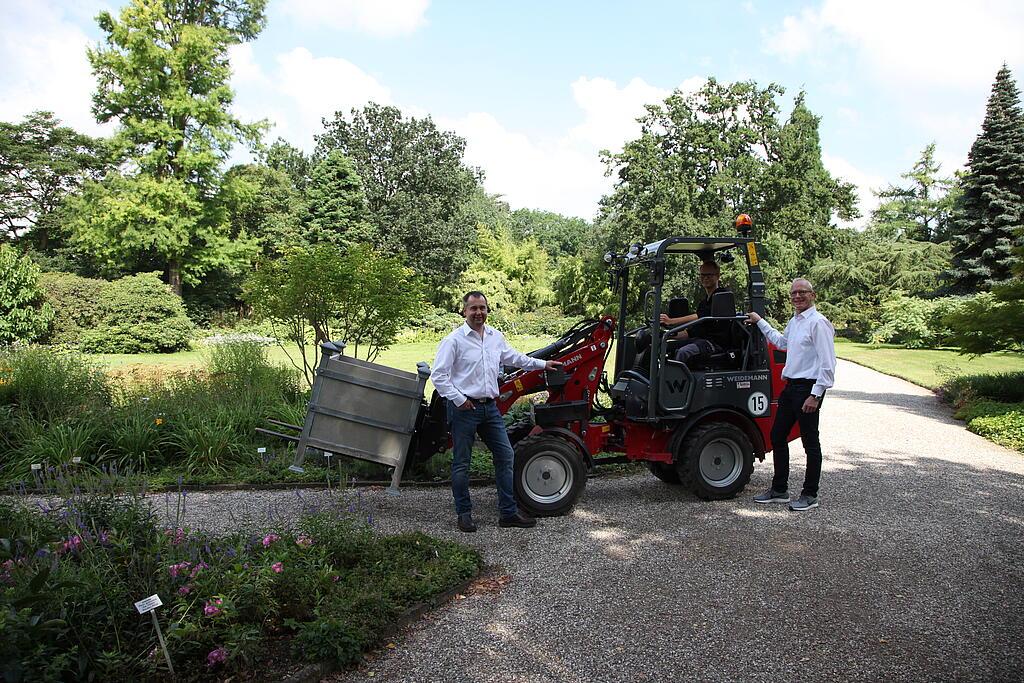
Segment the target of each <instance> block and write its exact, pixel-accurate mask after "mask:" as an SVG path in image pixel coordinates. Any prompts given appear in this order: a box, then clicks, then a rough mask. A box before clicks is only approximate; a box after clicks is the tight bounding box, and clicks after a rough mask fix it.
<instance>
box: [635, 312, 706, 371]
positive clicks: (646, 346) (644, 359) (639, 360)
mask: <svg viewBox="0 0 1024 683" xmlns="http://www.w3.org/2000/svg"><path fill="white" fill-rule="evenodd" d="M665 313H666V314H667V315H668V317H670V318H682V317H683V316H687V315H690V313H692V311H691V310H690V301H689V299H687V298H686V297H685V296H676V297H672V298H671V299H669V300H668V304H667V305H666V307H665ZM683 343H685V342H684V341H683V340H682V339H672V340H670V341H669V342H668V344H667V347H668V352H669V353H670V354H673V353H675V352H676V349H678V348H679V347H680V346H682V345H683ZM626 349H627V351H626V353H627V354H628V353H630V352H632V354H633V358H634V361H633V364H632V368H633V371H634V372H639V373H641V374H643V375H644V376H646V375H647V373H648V371H649V369H650V362H651V336H650V332H649V331H648V330H647V328H642V329H641V330H640V331H639V332H637V334H636V341H635V344H634V348H632V349H631V348H630V347H628V346H627V347H626ZM628 357H629V356H627V358H628ZM626 365H627V366H628V365H629V364H628V363H627V364H626Z"/></svg>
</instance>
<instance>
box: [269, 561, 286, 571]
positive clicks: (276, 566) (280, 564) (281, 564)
mask: <svg viewBox="0 0 1024 683" xmlns="http://www.w3.org/2000/svg"><path fill="white" fill-rule="evenodd" d="M270 568H271V569H273V570H274V573H275V574H280V573H281V572H283V571H284V562H275V563H274V564H272V565H270Z"/></svg>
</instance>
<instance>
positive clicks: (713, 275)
mask: <svg viewBox="0 0 1024 683" xmlns="http://www.w3.org/2000/svg"><path fill="white" fill-rule="evenodd" d="M697 277H718V273H698V274H697Z"/></svg>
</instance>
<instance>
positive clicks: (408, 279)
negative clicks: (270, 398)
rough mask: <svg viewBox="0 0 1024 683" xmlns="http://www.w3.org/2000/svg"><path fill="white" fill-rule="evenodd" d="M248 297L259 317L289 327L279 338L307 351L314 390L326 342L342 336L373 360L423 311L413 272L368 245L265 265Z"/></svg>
mask: <svg viewBox="0 0 1024 683" xmlns="http://www.w3.org/2000/svg"><path fill="white" fill-rule="evenodd" d="M244 296H245V298H246V301H248V302H249V303H250V304H251V305H252V307H253V310H254V311H255V312H256V314H257V315H258V316H261V317H264V318H268V319H270V320H271V321H273V322H275V323H276V324H277V325H280V326H281V327H283V330H281V331H280V332H277V331H275V333H274V336H276V337H277V338H278V339H282V340H287V341H291V342H293V343H295V344H297V345H298V346H299V351H300V353H301V354H302V370H303V372H304V374H305V376H306V380H307V382H309V384H310V386H312V382H313V369H314V368H315V367H316V364H317V362H318V361H317V358H318V355H319V345H320V344H321V343H323V342H326V341H333V340H334V339H335V338H336V337H335V335H338V337H337V338H338V340H341V341H345V342H346V343H348V344H350V345H351V346H352V348H351V349H350V350H349V353H352V354H353V355H355V354H356V353H358V351H359V347H360V346H362V347H363V349H364V352H365V354H366V358H367V359H368V360H373V359H374V358H376V357H377V354H379V353H380V351H381V350H382V349H385V348H387V347H388V346H390V345H391V344H392V343H393V342H394V341H395V339H396V338H397V337H398V332H399V331H400V330H401V329H402V327H403V326H404V325H405V324H406V323H407V322H408V321H409V320H410V319H412V318H413V317H415V316H416V315H417V314H418V313H419V312H420V310H421V308H422V293H421V289H420V285H419V282H418V281H417V280H416V279H415V278H414V276H413V273H412V271H411V270H410V269H408V268H406V267H405V266H404V265H402V263H401V261H400V259H398V258H397V257H390V256H386V255H384V254H381V253H379V252H377V251H375V250H374V249H373V248H372V247H369V246H367V245H356V246H353V247H352V248H351V249H349V250H348V251H347V252H346V253H343V252H342V251H340V250H339V249H338V248H337V247H335V246H333V245H329V244H319V245H315V246H313V247H310V248H308V249H298V250H295V251H293V252H291V253H290V254H289V255H288V256H287V257H286V258H284V259H281V260H277V261H265V262H262V263H261V264H260V266H259V267H258V268H257V269H256V272H255V273H253V274H252V275H251V276H250V278H249V279H248V280H247V281H246V286H245V295H244ZM310 342H312V345H311V344H310ZM282 348H284V347H282ZM293 362H294V361H293ZM296 366H298V364H297V363H296Z"/></svg>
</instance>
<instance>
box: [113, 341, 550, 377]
mask: <svg viewBox="0 0 1024 683" xmlns="http://www.w3.org/2000/svg"><path fill="white" fill-rule="evenodd" d="M550 341H551V340H550V339H549V338H546V337H530V336H515V337H513V336H510V337H509V343H511V344H512V346H513V347H515V348H517V349H519V350H520V351H522V352H524V353H528V352H530V351H533V350H534V349H539V348H540V347H542V346H544V345H545V344H548V343H549V342H550ZM437 344H438V342H434V341H429V342H409V343H404V344H397V345H395V346H393V347H391V348H390V349H388V350H386V351H383V352H382V353H381V354H380V356H378V357H377V359H376V361H375V362H377V363H380V364H381V365H387V366H389V367H393V368H398V369H399V370H407V371H409V372H416V363H418V362H419V361H426V362H427V363H433V362H434V354H435V353H436V352H437ZM268 351H269V355H270V358H271V360H273V361H276V362H279V363H282V364H289V360H288V357H287V355H286V354H285V351H284V350H283V349H281V348H280V347H277V346H272V347H270V348H269V349H268ZM360 351H362V350H360ZM288 352H289V353H290V354H291V356H292V358H293V359H294V360H295V362H296V363H299V364H301V363H302V356H301V355H299V353H298V347H295V346H289V348H288ZM204 357H205V351H204V350H203V349H202V348H201V347H200V348H197V349H195V350H192V351H180V352H178V353H140V354H124V353H105V354H103V353H101V354H96V355H95V356H93V358H94V359H95V360H96V362H97V363H99V364H100V365H101V366H103V367H106V368H109V369H111V370H119V371H120V370H128V369H132V368H146V369H147V371H148V373H147V374H152V373H153V371H154V370H157V371H160V370H165V371H167V372H175V371H185V370H189V369H191V368H195V367H199V366H201V365H202V364H203V360H204ZM360 358H365V354H363V353H360ZM158 369H159V370H158Z"/></svg>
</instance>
